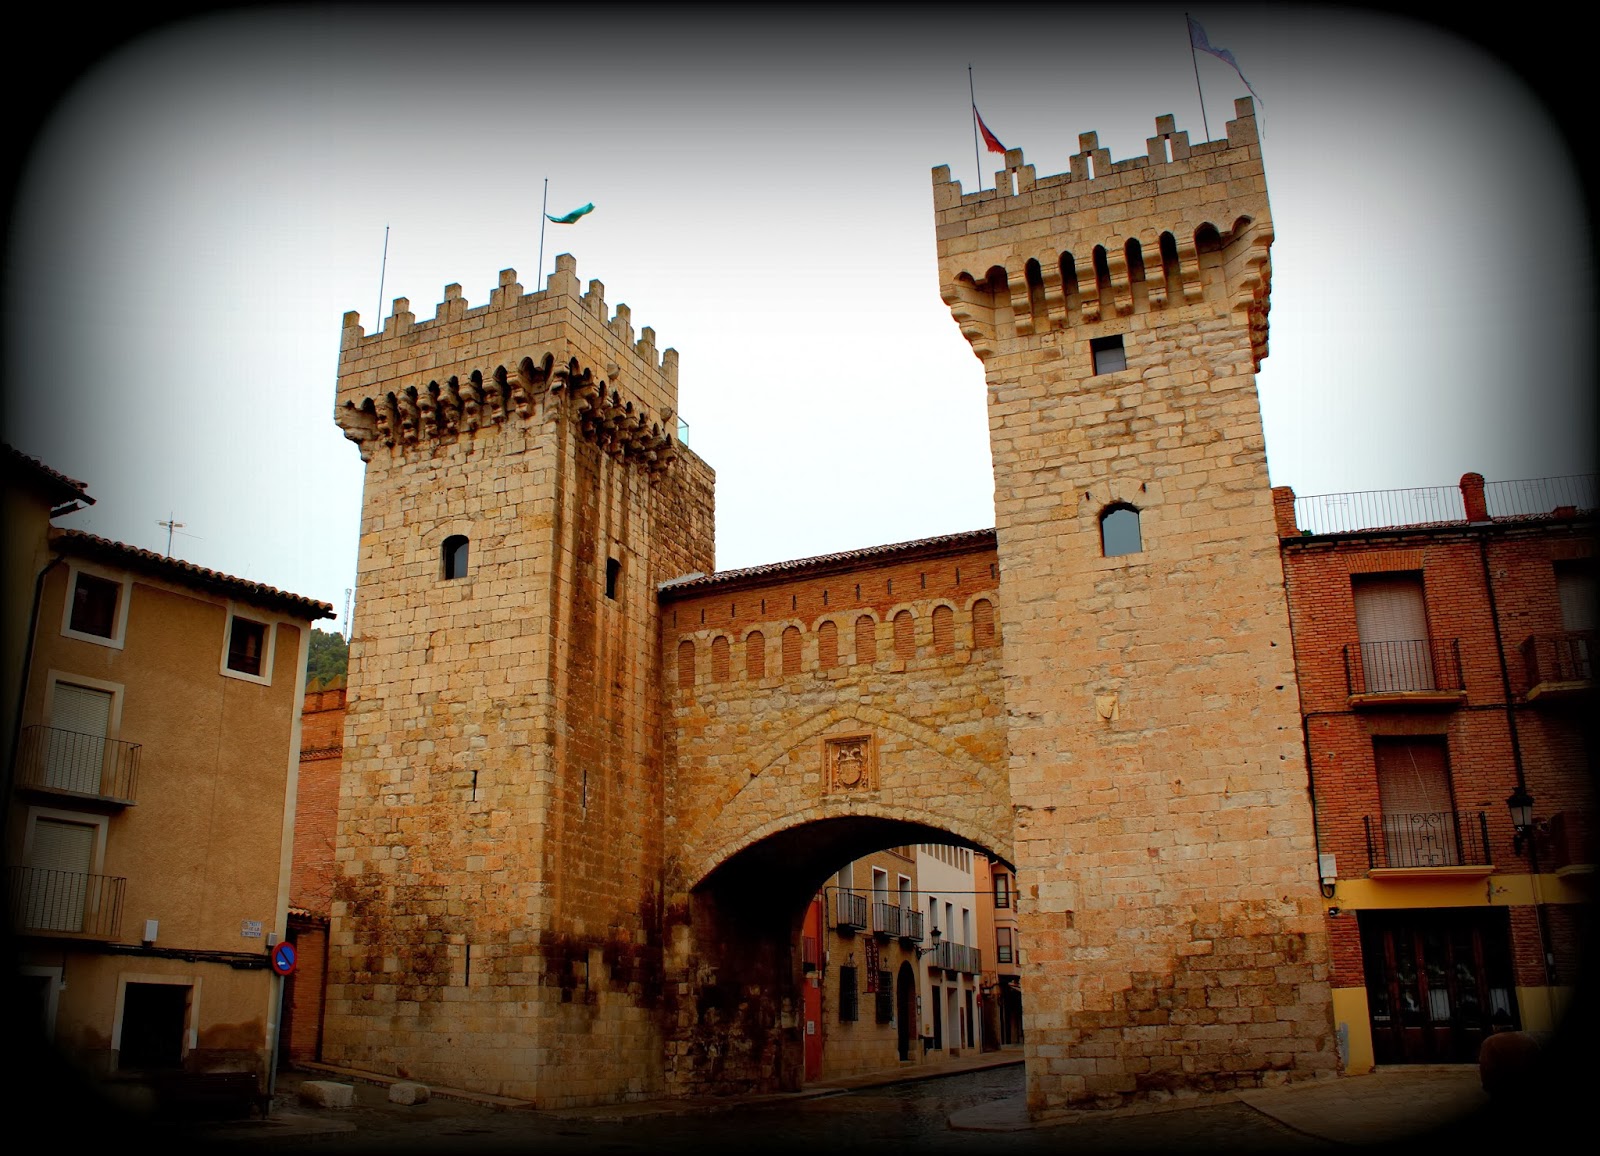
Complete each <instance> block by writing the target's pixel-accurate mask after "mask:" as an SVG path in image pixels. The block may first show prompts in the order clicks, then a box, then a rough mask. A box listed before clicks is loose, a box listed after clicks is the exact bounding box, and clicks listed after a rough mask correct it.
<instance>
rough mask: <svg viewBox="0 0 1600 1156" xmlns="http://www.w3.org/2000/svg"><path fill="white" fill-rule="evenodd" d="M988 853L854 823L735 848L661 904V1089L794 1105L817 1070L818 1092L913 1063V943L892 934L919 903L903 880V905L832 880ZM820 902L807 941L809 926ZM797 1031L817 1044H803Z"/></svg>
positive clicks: (880, 824)
mask: <svg viewBox="0 0 1600 1156" xmlns="http://www.w3.org/2000/svg"><path fill="white" fill-rule="evenodd" d="M964 826H968V827H969V829H968V830H967V831H963V830H961V829H960V828H961V827H964ZM997 842H998V840H996V839H994V838H992V837H987V838H986V837H985V833H984V832H981V831H972V830H970V826H969V825H968V824H965V823H958V822H951V823H949V825H948V826H935V825H934V824H933V823H929V822H926V821H923V822H918V821H915V820H908V819H894V818H890V817H888V816H882V815H870V814H860V813H855V814H844V815H837V816H829V817H826V818H822V819H814V820H809V821H806V820H802V821H800V822H797V823H793V824H792V825H790V826H787V827H781V828H779V829H778V830H776V831H774V832H772V833H770V834H768V835H766V836H764V837H762V838H759V839H756V840H754V841H753V842H750V843H748V844H747V845H746V846H744V847H743V848H741V849H740V850H738V851H737V852H735V853H734V854H732V855H729V856H728V857H726V858H725V859H723V860H722V861H721V862H720V863H719V864H717V865H716V866H715V867H714V868H713V869H712V870H711V871H709V872H707V873H706V874H704V875H703V876H701V877H700V879H699V880H698V881H697V882H696V883H695V884H694V885H692V886H690V887H689V888H687V889H686V891H685V892H684V893H680V894H676V895H675V894H672V893H671V892H669V893H668V895H667V897H666V904H665V910H666V921H665V923H666V926H665V927H664V931H663V940H664V942H665V943H667V944H668V945H670V946H669V950H668V952H667V953H666V959H665V960H664V963H665V965H666V966H665V967H664V969H663V970H664V975H663V981H664V982H663V983H662V985H661V989H660V990H661V1008H660V1010H661V1012H662V1020H661V1022H662V1024H663V1026H664V1027H665V1028H666V1032H667V1034H666V1038H665V1041H664V1042H665V1043H666V1045H667V1070H666V1073H665V1074H666V1078H667V1086H668V1088H669V1089H670V1090H671V1091H672V1092H674V1093H678V1094H712V1095H726V1094H738V1093H748V1092H758V1093H759V1092H776V1091H794V1090H798V1089H799V1088H800V1087H801V1085H802V1084H803V1083H804V1082H805V1081H806V1080H808V1079H812V1078H814V1077H815V1076H816V1075H817V1074H818V1073H819V1070H820V1075H821V1077H822V1078H829V1074H830V1072H832V1071H834V1070H835V1069H837V1068H842V1069H849V1068H851V1067H852V1066H855V1065H859V1064H862V1063H865V1062H867V1058H868V1057H869V1056H870V1055H872V1054H876V1056H877V1057H878V1059H877V1061H876V1063H877V1066H878V1067H879V1068H882V1067H884V1066H888V1065H890V1064H894V1063H897V1062H898V1059H899V1057H905V1058H907V1059H915V1058H917V1057H916V1053H915V1052H914V1051H913V1050H912V1049H913V1048H914V1047H915V1045H916V1043H918V1042H920V1039H921V1032H922V1025H921V1024H920V1013H921V1007H920V1001H919V998H918V992H917V987H918V984H919V982H921V972H922V969H920V968H919V967H918V966H917V963H916V962H915V958H914V953H915V952H916V944H917V943H919V942H924V941H923V938H922V933H921V932H920V931H918V932H917V933H916V935H915V936H913V935H912V934H911V933H910V932H909V930H908V929H907V927H906V926H905V924H913V923H914V924H915V925H916V926H917V927H918V928H921V927H922V917H924V916H926V915H927V908H926V900H925V898H922V897H920V896H919V895H918V893H917V892H916V890H915V885H914V884H913V883H912V880H911V879H909V878H908V879H907V880H905V884H906V891H905V893H904V894H905V895H906V896H907V897H908V899H905V900H903V899H902V891H901V880H900V879H898V878H897V877H896V875H897V871H895V870H891V871H888V872H883V871H878V870H871V871H870V874H863V875H862V877H861V878H859V879H854V878H852V879H850V880H844V879H842V878H841V876H842V869H843V868H845V867H847V866H851V865H853V864H857V862H858V861H860V862H862V863H864V864H866V865H868V866H869V867H873V866H876V865H877V861H878V859H879V858H880V857H885V856H887V857H890V858H893V857H895V856H901V857H908V858H909V862H910V863H914V862H915V859H916V851H915V845H916V844H920V843H938V844H941V845H956V844H961V845H964V846H965V847H968V848H971V849H972V850H973V851H975V852H978V853H989V852H988V849H987V848H986V847H985V844H991V845H992V844H994V843H997ZM890 866H893V865H892V864H891V865H890ZM900 866H902V867H904V868H905V874H906V875H908V876H912V877H914V876H915V875H916V871H915V869H914V867H912V866H909V865H908V864H906V863H901V864H900ZM880 876H881V877H880ZM819 897H820V900H821V908H820V910H821V914H822V920H821V926H820V928H819V927H818V925H817V920H816V919H815V917H814V916H813V915H812V913H813V912H814V911H816V910H817V908H816V903H817V901H818V899H819ZM842 897H846V898H848V899H849V903H848V904H846V903H844V902H843V898H842ZM902 902H909V904H910V905H911V906H909V907H903V906H902V905H901V904H902ZM944 906H945V905H943V904H941V908H940V910H941V921H943V920H944V916H943V915H942V912H943V907H944ZM846 908H848V911H847V910H846ZM919 909H920V910H919ZM901 913H904V914H905V920H904V923H903V924H899V925H897V924H896V922H895V916H896V915H899V914H901ZM846 916H848V917H849V918H846ZM913 917H915V918H913ZM808 925H809V928H810V930H809V933H808ZM941 925H943V924H942V922H941ZM930 934H931V933H930ZM808 938H809V939H811V941H812V945H811V946H809V947H808V945H807V940H808ZM819 939H820V941H821V942H819ZM931 941H932V940H931V939H930V940H928V941H927V942H931ZM902 963H904V964H906V965H907V966H902ZM952 966H958V965H956V964H952ZM808 989H810V990H808ZM810 1024H816V1025H817V1026H816V1028H815V1029H814V1030H815V1031H816V1032H817V1033H818V1035H819V1036H820V1035H821V1034H822V1033H824V1032H826V1033H827V1039H826V1040H817V1041H815V1042H813V1041H812V1040H811V1039H810V1038H809V1033H810V1032H811V1031H812V1030H813V1029H812V1028H811V1027H810V1026H809V1025H810ZM818 1043H820V1044H821V1048H820V1049H818V1048H817V1044H818ZM808 1045H809V1046H808ZM879 1049H881V1050H879ZM818 1050H820V1052H821V1056H820V1057H819V1056H817V1055H816V1054H815V1053H816V1052H817V1051H818ZM819 1060H820V1062H819ZM863 1070H870V1069H866V1068H863Z"/></svg>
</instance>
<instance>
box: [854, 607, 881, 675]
mask: <svg viewBox="0 0 1600 1156" xmlns="http://www.w3.org/2000/svg"><path fill="white" fill-rule="evenodd" d="M856 661H857V662H858V663H865V664H866V665H868V666H871V665H872V664H873V663H874V662H877V661H878V624H877V623H876V622H874V621H872V619H871V617H869V616H868V615H865V614H863V615H862V616H861V617H860V618H857V619H856Z"/></svg>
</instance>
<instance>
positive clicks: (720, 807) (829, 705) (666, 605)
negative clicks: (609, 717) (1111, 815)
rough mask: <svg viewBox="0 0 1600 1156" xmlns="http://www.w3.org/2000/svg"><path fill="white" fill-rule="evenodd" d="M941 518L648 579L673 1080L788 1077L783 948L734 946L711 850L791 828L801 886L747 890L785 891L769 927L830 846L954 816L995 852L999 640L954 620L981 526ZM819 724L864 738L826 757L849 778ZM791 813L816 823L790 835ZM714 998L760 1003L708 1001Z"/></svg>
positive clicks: (770, 902)
mask: <svg viewBox="0 0 1600 1156" xmlns="http://www.w3.org/2000/svg"><path fill="white" fill-rule="evenodd" d="M952 537H954V538H958V539H960V541H959V542H957V543H955V544H950V543H944V544H935V545H931V546H929V545H919V544H915V543H913V544H908V545H907V546H906V547H905V548H904V549H900V548H885V553H883V554H881V555H880V556H877V557H874V558H872V559H867V560H861V561H857V562H853V563H837V562H835V563H832V564H828V563H822V564H814V565H810V566H807V565H806V564H804V563H801V564H794V565H786V566H784V567H781V568H773V570H774V571H777V572H767V573H762V574H753V575H745V576H742V577H741V576H739V575H737V574H735V575H731V576H729V577H727V578H717V579H714V580H712V581H711V582H710V583H709V584H698V585H696V584H690V585H688V586H685V587H680V588H670V587H669V588H668V589H667V590H665V591H663V593H662V618H661V630H662V640H661V650H662V653H663V654H668V655H671V656H672V659H671V661H670V662H668V663H667V664H665V665H666V667H667V672H666V673H667V683H666V686H665V688H664V689H665V694H666V696H667V711H668V717H669V719H670V720H671V727H670V729H669V732H668V736H667V737H668V744H667V749H668V759H667V768H668V771H667V786H666V814H667V826H666V844H667V849H668V850H667V856H666V865H665V866H666V873H665V879H664V890H665V895H666V914H667V919H668V923H669V930H668V932H667V939H668V941H669V942H670V943H672V944H674V945H675V946H674V948H673V950H671V951H670V952H669V954H668V964H667V990H668V993H669V999H668V1007H667V1013H668V1021H667V1031H668V1034H669V1039H668V1044H667V1049H668V1055H667V1064H668V1072H669V1084H668V1086H669V1087H670V1088H671V1089H673V1090H674V1091H679V1092H699V1091H717V1090H725V1089H727V1088H729V1087H730V1086H733V1085H732V1083H731V1081H733V1080H734V1079H736V1078H737V1079H740V1080H743V1081H744V1083H743V1085H742V1086H743V1087H744V1088H747V1089H756V1090H776V1089H778V1088H781V1087H785V1086H790V1085H791V1083H792V1082H795V1081H797V1080H798V1076H797V1075H796V1074H795V1073H797V1072H798V1066H799V1056H800V1046H801V1045H800V1039H799V1037H798V1035H795V1034H794V1033H793V1032H792V1030H790V1029H785V1028H783V1027H782V1024H783V1023H784V1022H785V1021H786V1020H788V1021H789V1022H800V1020H801V1017H800V1015H799V1002H798V1001H799V998H800V993H799V984H800V982H801V980H800V974H799V972H798V970H797V969H798V966H799V965H798V962H797V961H792V962H789V957H788V956H785V957H784V959H783V960H780V961H777V962H774V963H773V964H772V965H771V966H772V967H773V969H774V970H773V971H772V972H771V973H766V972H764V971H763V970H762V966H758V965H757V964H756V963H755V962H754V961H753V960H752V959H751V958H750V956H749V953H748V952H747V951H746V949H745V948H744V947H742V946H741V945H742V944H743V943H744V942H745V940H746V937H752V938H753V937H754V935H755V932H753V931H752V930H751V922H750V919H749V916H748V913H742V914H741V911H742V909H741V907H740V906H739V903H738V902H735V901H732V900H729V899H727V898H725V897H724V895H723V893H722V892H720V891H719V890H718V888H720V887H725V886H731V885H732V884H731V883H730V882H729V881H728V880H723V881H722V882H721V883H719V882H718V881H717V880H716V879H708V876H710V875H711V873H713V872H714V871H715V869H717V868H718V867H719V866H721V865H722V864H724V863H725V862H727V861H728V860H729V859H730V858H733V857H736V856H739V855H740V854H741V853H745V852H750V851H752V850H758V849H759V846H758V845H759V844H761V843H762V841H763V840H767V839H769V838H771V837H773V836H783V835H786V834H787V835H793V836H795V837H797V838H799V839H800V840H801V842H799V843H796V844H795V846H796V848H797V849H796V851H795V853H794V855H793V856H790V857H787V858H786V859H785V861H784V862H783V863H782V865H781V868H779V870H781V879H782V881H783V882H784V884H785V886H787V885H788V882H789V881H791V880H800V881H804V880H808V879H809V880H810V886H809V887H804V888H803V889H802V888H801V886H799V885H796V886H795V887H794V888H793V889H792V894H789V893H786V892H781V891H780V890H779V888H778V887H777V884H778V882H779V879H777V878H774V879H773V880H772V884H773V885H772V886H770V887H768V888H767V889H766V890H765V892H764V893H761V895H760V902H761V904H762V905H763V908H764V909H765V908H780V907H783V906H784V905H785V904H786V903H789V902H791V900H792V903H793V906H794V910H793V911H792V912H790V911H788V910H787V909H785V910H783V911H778V912H775V913H773V914H772V918H773V920H774V922H775V924H776V925H777V926H778V928H779V930H778V932H777V934H778V935H779V936H782V937H786V938H785V939H784V942H789V941H792V940H793V937H794V935H795V934H798V929H797V927H796V929H795V930H794V931H793V932H792V933H791V932H790V931H788V930H786V929H787V927H788V924H789V923H792V922H794V921H796V920H798V919H799V917H800V912H801V910H802V909H803V908H804V906H805V904H806V903H807V902H808V901H809V900H810V898H811V896H812V895H813V894H814V893H815V890H816V886H817V885H818V884H820V883H822V882H823V880H824V878H825V876H827V875H828V874H831V873H832V872H833V871H834V870H835V869H837V867H838V866H839V860H840V859H841V858H847V857H849V856H850V855H853V854H862V853H865V852H867V851H869V850H871V849H872V848H874V847H882V846H885V845H893V844H901V843H908V842H914V841H916V840H918V839H938V840H940V841H943V840H945V839H947V838H948V837H950V836H952V835H953V836H956V837H958V838H962V839H967V840H970V841H971V842H972V843H974V844H976V845H978V846H980V847H984V848H987V849H989V850H990V851H992V852H993V853H994V854H995V855H997V856H999V857H1001V858H1003V859H1007V860H1008V861H1009V859H1010V856H1011V855H1012V853H1013V852H1012V848H1011V838H1010V836H1011V821H1010V814H1009V809H1008V789H1007V784H1006V776H1005V761H1004V750H1005V745H1004V744H1005V737H1004V725H1005V716H1004V703H1003V699H1002V692H1001V683H1000V658H999V649H998V647H997V646H996V645H994V644H993V642H992V641H991V643H990V644H989V645H985V646H975V645H974V639H973V630H972V622H973V616H974V608H975V607H980V606H983V605H986V604H990V605H992V603H993V601H994V600H995V598H996V592H995V591H996V575H997V572H998V571H997V566H996V562H995V556H994V551H993V544H992V543H993V539H992V537H990V536H989V535H987V534H974V535H958V536H952ZM939 606H944V607H947V608H948V609H949V610H950V612H951V616H952V626H953V630H952V634H953V642H954V645H953V647H952V648H951V649H950V650H949V652H948V653H942V654H941V653H939V651H938V648H937V647H935V645H934V639H933V610H934V609H935V607H939ZM903 611H904V612H909V613H910V614H911V615H912V636H913V643H914V645H915V655H914V656H913V657H911V658H909V659H902V658H899V657H898V656H897V655H896V653H895V648H894V645H893V638H894V625H893V623H894V618H895V615H897V614H899V613H901V612H903ZM863 615H865V616H867V617H868V618H869V619H870V620H871V623H872V631H873V636H874V638H875V641H876V643H877V645H876V647H875V651H876V657H875V659H874V660H873V661H872V662H871V663H870V664H868V663H859V662H857V661H856V650H855V647H854V646H853V645H850V644H847V641H846V640H851V639H853V636H854V626H855V622H856V620H857V619H858V618H859V617H861V616H863ZM825 622H834V623H836V624H837V629H838V632H839V636H840V639H841V645H840V646H839V647H838V650H837V660H838V661H837V663H836V664H835V665H833V666H831V667H824V666H823V665H822V647H821V645H820V639H821V627H822V624H823V623H825ZM790 627H793V628H795V629H796V630H798V631H799V633H800V669H799V671H798V673H794V674H785V673H784V670H783V663H782V660H781V648H782V641H781V640H782V636H783V632H784V631H785V630H786V629H788V628H790ZM754 632H759V633H760V635H761V636H762V639H763V642H762V645H764V646H765V648H766V650H767V657H766V664H765V669H766V671H767V673H766V675H765V676H764V677H762V678H760V679H756V680H752V679H750V678H748V677H747V676H746V675H745V671H746V669H747V664H746V661H745V650H746V647H747V646H748V645H749V639H750V637H751V635H752V633H754ZM685 642H688V643H690V644H692V646H693V656H692V659H688V658H685V659H684V661H685V662H692V669H693V682H692V683H690V684H684V683H681V682H680V681H679V679H678V671H679V669H680V647H681V646H682V645H683V644H684V643H685ZM719 643H720V644H726V645H727V646H728V648H729V651H730V656H731V657H730V661H729V662H728V664H727V671H728V677H727V679H726V680H725V681H718V680H717V679H716V677H715V675H716V668H715V667H714V665H713V662H712V653H713V649H714V646H716V645H717V644H719ZM837 742H844V743H846V744H847V745H849V746H850V748H851V749H853V750H859V751H862V752H864V754H865V756H866V760H867V761H866V764H865V765H864V766H863V767H862V768H861V770H860V771H859V772H857V771H851V772H850V775H849V776H844V777H849V778H850V781H849V782H845V781H843V778H844V777H841V776H836V775H835V773H834V771H833V768H832V767H831V766H830V762H829V760H830V750H832V749H834V748H833V746H832V744H834V743H837ZM857 774H859V777H858V778H857V777H851V776H855V775H857ZM830 824H832V826H830ZM908 824H915V827H910V826H907V825H908ZM808 828H809V829H811V830H815V831H818V832H828V833H829V834H827V835H826V836H823V835H819V836H818V837H817V838H816V839H815V840H814V841H808V840H806V838H805V836H804V834H803V832H804V831H805V830H806V829H808ZM745 870H746V871H749V870H750V869H749V868H746V869H745ZM863 870H864V868H863ZM746 901H747V900H746ZM717 912H723V913H724V914H723V915H721V916H720V917H714V916H713V913H717ZM717 918H721V920H722V922H718V921H717ZM678 927H681V928H683V929H684V930H685V931H688V932H690V934H688V935H680V934H679V933H678V932H677V931H675V930H673V929H674V928H678ZM780 946H781V945H780ZM896 968H898V963H897V964H896ZM836 978H837V977H836V976H832V977H830V982H832V981H833V980H834V979H836ZM730 990H736V991H737V993H738V994H737V995H734V994H729V993H730ZM674 992H676V993H679V994H677V995H673V994H672V993H674ZM836 995H837V993H836V992H835V993H833V996H832V997H829V998H830V999H831V998H835V997H836ZM718 1001H721V1002H724V1003H727V1004H729V1005H731V1006H733V1007H735V1008H754V1009H762V1012H761V1014H760V1015H750V1014H741V1015H738V1016H726V1017H720V1016H708V1015H707V1014H706V1008H707V1007H708V1006H713V1005H714V1004H716V1003H717V1002H718ZM830 1006H831V1005H830ZM825 1014H831V1013H825ZM863 1015H864V1017H866V1016H869V1015H870V1011H867V1012H864V1013H863ZM791 1037H792V1038H791ZM851 1038H852V1039H856V1040H857V1042H858V1043H861V1042H862V1041H864V1040H866V1039H868V1038H871V1039H877V1040H878V1043H877V1044H875V1045H867V1044H865V1043H863V1044H862V1046H863V1047H868V1050H871V1048H872V1047H879V1048H880V1049H881V1046H882V1039H878V1033H875V1031H869V1030H868V1029H866V1028H860V1027H858V1028H856V1029H853V1030H852V1035H851ZM884 1038H887V1039H891V1040H892V1036H884ZM830 1046H831V1045H830ZM854 1050H856V1051H858V1052H859V1051H860V1049H859V1048H857V1049H854ZM861 1054H862V1055H865V1054H866V1053H865V1052H862V1053H861Z"/></svg>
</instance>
